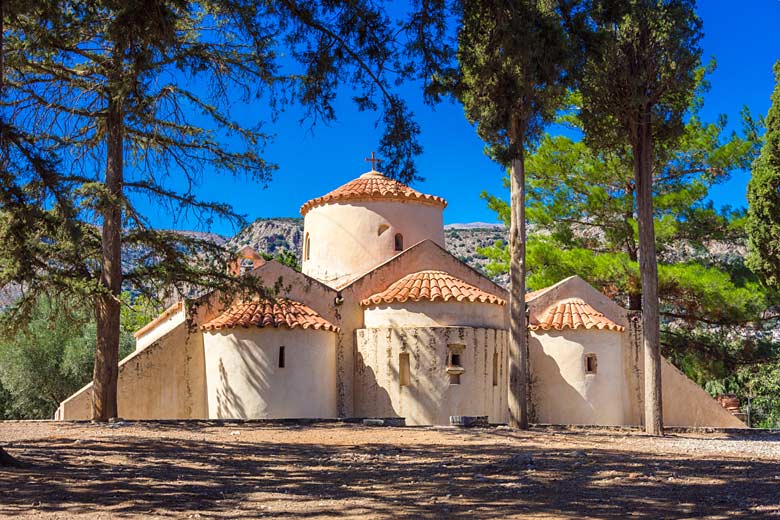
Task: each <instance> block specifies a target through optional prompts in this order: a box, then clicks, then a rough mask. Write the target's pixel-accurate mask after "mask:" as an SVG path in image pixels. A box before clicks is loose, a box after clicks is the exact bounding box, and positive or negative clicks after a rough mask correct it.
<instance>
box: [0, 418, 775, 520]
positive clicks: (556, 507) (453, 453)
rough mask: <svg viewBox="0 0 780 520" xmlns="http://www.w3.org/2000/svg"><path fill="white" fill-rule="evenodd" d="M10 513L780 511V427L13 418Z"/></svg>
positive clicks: (648, 514) (9, 426) (3, 490)
mask: <svg viewBox="0 0 780 520" xmlns="http://www.w3.org/2000/svg"><path fill="white" fill-rule="evenodd" d="M0 444H5V445H6V447H7V449H8V451H9V453H11V454H12V455H14V456H16V457H18V458H20V459H23V460H24V461H25V462H29V463H32V464H33V467H31V468H25V469H0V517H1V518H5V517H9V518H10V517H13V518H19V517H28V516H35V517H40V518H63V519H64V518H130V517H136V518H263V517H267V518H306V519H310V518H326V517H333V516H339V517H346V518H463V519H466V518H468V519H473V518H476V519H481V518H497V517H502V518H506V517H515V518H627V517H629V518H642V519H650V518H652V519H657V518H771V517H778V518H780V437H777V436H768V437H763V438H760V439H759V440H752V439H734V438H731V439H726V438H718V437H717V436H694V435H687V436H672V437H667V438H664V439H653V438H648V437H644V436H642V435H639V434H626V433H622V432H617V433H615V432H601V431H584V432H583V431H580V432H556V431H553V430H547V429H536V430H532V431H530V432H522V433H519V432H514V431H511V430H507V429H485V430H468V431H464V430H453V429H433V428H431V429H421V428H369V427H362V426H346V425H318V426H303V427H302V426H283V427H282V426H267V425H263V426H261V425H253V424H244V425H227V426H222V427H216V426H212V425H207V424H170V425H166V424H163V425H161V424H152V423H129V424H121V423H120V424H118V425H89V424H67V423H66V424H61V423H48V422H44V423H0Z"/></svg>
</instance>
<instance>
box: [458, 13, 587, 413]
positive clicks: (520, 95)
mask: <svg viewBox="0 0 780 520" xmlns="http://www.w3.org/2000/svg"><path fill="white" fill-rule="evenodd" d="M577 6H578V3H577V2H546V1H537V0H520V1H518V0H496V1H488V2H476V1H464V2H462V3H461V6H460V7H461V13H462V20H461V22H460V28H459V31H458V49H457V59H458V66H457V69H456V70H452V71H450V72H451V74H450V76H449V77H447V78H446V79H447V80H448V81H449V84H448V87H449V91H450V92H452V93H454V95H455V96H456V97H457V98H458V99H459V100H460V101H461V102H462V103H463V106H464V110H465V113H466V117H467V119H468V120H469V121H470V122H471V123H473V124H475V125H476V129H477V133H478V134H479V136H480V137H481V138H482V139H483V140H484V141H485V143H487V145H488V147H489V148H490V151H491V153H492V155H493V156H494V157H495V159H496V160H497V161H498V162H499V163H501V164H503V165H508V166H509V170H510V179H511V217H510V221H511V225H510V233H509V234H510V246H509V249H510V266H509V272H510V283H511V290H510V303H509V308H510V332H509V412H510V422H511V424H512V425H513V426H515V427H519V428H527V427H528V408H527V406H528V404H527V402H528V396H527V385H528V354H527V344H526V329H527V324H526V312H525V285H526V284H525V269H526V268H525V241H526V228H525V152H526V149H528V148H530V147H532V146H533V145H534V144H535V143H536V142H537V141H538V139H539V137H540V136H541V133H542V131H543V129H544V127H545V125H546V124H548V123H549V122H551V121H552V119H553V118H554V116H555V113H556V111H557V110H558V108H559V107H560V106H561V104H562V102H563V100H564V98H565V94H566V90H567V88H568V87H569V86H570V85H571V84H572V83H573V75H572V71H573V69H574V68H575V64H576V61H577V56H578V55H579V54H578V52H577V51H576V45H575V42H576V40H575V39H574V38H572V35H571V32H570V30H571V27H570V24H573V23H575V21H576V20H577V15H576V14H575V12H576V8H577Z"/></svg>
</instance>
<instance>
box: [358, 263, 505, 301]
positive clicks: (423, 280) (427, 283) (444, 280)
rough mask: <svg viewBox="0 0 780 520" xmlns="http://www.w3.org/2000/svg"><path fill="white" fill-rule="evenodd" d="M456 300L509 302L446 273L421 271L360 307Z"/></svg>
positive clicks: (404, 278) (403, 279)
mask: <svg viewBox="0 0 780 520" xmlns="http://www.w3.org/2000/svg"><path fill="white" fill-rule="evenodd" d="M450 300H455V301H458V302H463V301H466V302H480V303H492V304H496V305H506V301H505V300H504V299H502V298H499V297H498V296H496V295H495V294H490V293H488V292H485V291H483V290H482V289H480V288H478V287H475V286H473V285H471V284H469V283H467V282H464V281H463V280H461V279H459V278H456V277H455V276H452V275H451V274H449V273H447V272H444V271H419V272H416V273H411V274H408V275H406V276H404V277H403V278H401V279H400V280H398V281H396V282H394V283H393V284H391V285H390V287H388V288H387V289H385V290H384V291H382V292H380V293H377V294H374V295H373V296H370V297H368V298H366V299H365V300H363V301H362V302H361V305H363V306H364V307H366V306H369V305H379V304H382V303H393V302H401V303H403V302H407V301H412V302H420V301H432V302H433V301H443V302H447V301H450Z"/></svg>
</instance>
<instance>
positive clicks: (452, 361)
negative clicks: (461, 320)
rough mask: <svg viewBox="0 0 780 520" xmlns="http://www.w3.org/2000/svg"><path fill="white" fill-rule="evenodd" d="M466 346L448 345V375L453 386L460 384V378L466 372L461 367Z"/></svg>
mask: <svg viewBox="0 0 780 520" xmlns="http://www.w3.org/2000/svg"><path fill="white" fill-rule="evenodd" d="M465 348H466V345H447V374H448V375H449V377H450V384H451V385H459V384H460V376H461V375H462V374H463V372H465V370H464V369H463V366H461V363H462V359H461V354H462V352H463V350H464V349H465Z"/></svg>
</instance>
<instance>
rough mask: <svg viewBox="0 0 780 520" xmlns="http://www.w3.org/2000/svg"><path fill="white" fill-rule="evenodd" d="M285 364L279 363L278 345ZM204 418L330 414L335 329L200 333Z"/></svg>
mask: <svg viewBox="0 0 780 520" xmlns="http://www.w3.org/2000/svg"><path fill="white" fill-rule="evenodd" d="M282 345H283V346H284V347H285V367H284V368H279V366H278V359H279V358H278V356H279V347H280V346H282ZM204 346H205V353H206V381H207V388H208V410H209V418H212V419H284V418H333V417H336V416H337V410H336V334H335V333H333V332H328V331H322V330H314V329H287V328H278V329H274V328H262V329H261V328H248V329H230V330H228V331H222V332H216V333H212V332H206V333H204Z"/></svg>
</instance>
